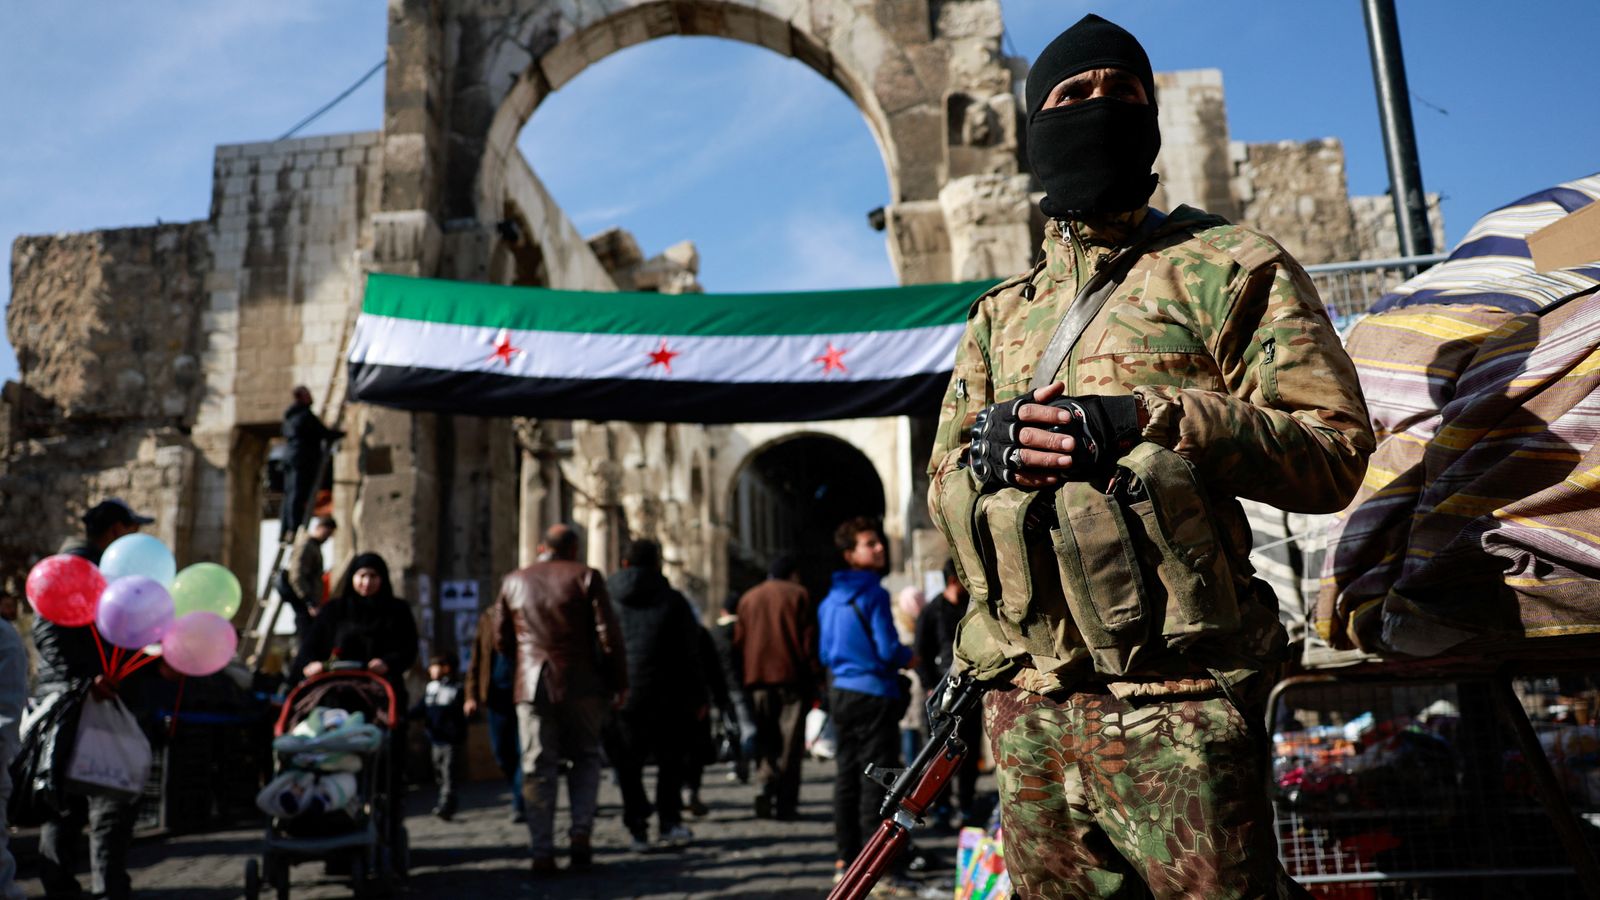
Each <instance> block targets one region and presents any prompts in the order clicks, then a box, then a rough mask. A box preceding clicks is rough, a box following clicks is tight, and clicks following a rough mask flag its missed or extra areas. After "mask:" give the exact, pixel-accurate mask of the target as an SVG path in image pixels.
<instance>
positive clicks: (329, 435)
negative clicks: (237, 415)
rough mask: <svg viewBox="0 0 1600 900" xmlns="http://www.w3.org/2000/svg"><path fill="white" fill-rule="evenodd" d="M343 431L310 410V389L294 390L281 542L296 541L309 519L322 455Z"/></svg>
mask: <svg viewBox="0 0 1600 900" xmlns="http://www.w3.org/2000/svg"><path fill="white" fill-rule="evenodd" d="M341 437H344V432H343V431H339V430H336V429H332V428H329V427H328V426H326V425H324V424H322V420H321V419H319V418H317V414H316V413H314V412H312V411H311V390H310V389H309V388H307V387H306V386H305V385H303V384H302V385H298V386H297V387H295V389H294V403H293V405H291V406H290V407H289V408H288V410H286V411H285V412H284V414H283V439H284V440H285V441H286V442H287V443H288V445H289V448H288V449H289V454H288V455H289V460H288V469H287V470H286V471H285V472H284V478H283V528H282V530H281V531H280V532H279V538H278V539H279V541H281V542H282V543H286V544H292V543H293V542H294V533H295V530H296V529H298V528H299V527H300V526H301V524H303V523H304V522H305V520H306V516H307V514H308V512H309V507H310V506H311V500H312V498H313V497H315V496H316V494H317V487H318V482H319V481H320V480H321V478H320V476H321V470H322V457H323V454H324V451H325V449H326V447H327V445H328V443H329V442H331V441H335V440H338V439H339V438H341Z"/></svg>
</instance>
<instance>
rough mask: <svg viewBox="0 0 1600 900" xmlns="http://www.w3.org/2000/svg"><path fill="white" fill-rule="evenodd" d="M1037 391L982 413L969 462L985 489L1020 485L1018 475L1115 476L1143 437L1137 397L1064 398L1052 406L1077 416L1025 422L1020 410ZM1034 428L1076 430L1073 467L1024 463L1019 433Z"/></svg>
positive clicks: (975, 423)
mask: <svg viewBox="0 0 1600 900" xmlns="http://www.w3.org/2000/svg"><path fill="white" fill-rule="evenodd" d="M1032 402H1034V401H1033V396H1032V395H1031V394H1024V395H1022V396H1021V397H1017V398H1016V399H1014V400H1007V401H1005V402H1004V403H994V404H991V405H989V406H986V407H984V408H983V409H982V410H980V411H979V412H978V416H977V419H976V420H974V421H973V423H972V443H971V445H970V446H969V447H968V448H967V465H968V466H970V467H971V468H972V473H973V474H974V475H976V476H977V477H978V481H979V482H980V483H981V484H982V485H983V489H984V490H985V491H995V490H999V489H1000V488H1002V487H1020V485H1018V484H1017V476H1018V475H1032V476H1043V475H1054V476H1056V477H1058V478H1061V479H1064V480H1068V481H1090V480H1094V479H1097V478H1101V477H1109V476H1110V474H1111V470H1112V469H1113V468H1114V467H1115V464H1116V461H1117V460H1118V459H1120V458H1121V457H1122V455H1123V454H1124V453H1126V452H1128V450H1129V449H1130V448H1132V447H1133V445H1134V444H1136V443H1138V440H1139V406H1138V401H1137V400H1135V399H1134V398H1133V397H1132V396H1122V397H1098V396H1083V397H1063V398H1061V399H1059V400H1053V401H1051V402H1050V403H1049V404H1048V405H1049V406H1054V407H1056V408H1057V409H1064V410H1067V411H1068V412H1070V413H1071V414H1072V421H1070V422H1065V423H1061V424H1058V425H1045V424H1042V423H1038V424H1035V423H1024V422H1022V421H1021V420H1020V419H1019V418H1018V412H1019V411H1020V410H1021V408H1022V407H1023V405H1024V404H1027V403H1032ZM1027 427H1033V428H1040V429H1043V430H1046V431H1052V432H1054V433H1056V434H1066V435H1071V436H1072V438H1073V440H1074V442H1075V448H1074V449H1073V450H1072V451H1071V453H1070V454H1068V455H1070V456H1071V457H1072V465H1071V467H1069V468H1067V469H1035V468H1025V467H1024V466H1023V465H1022V451H1023V449H1024V448H1023V445H1022V442H1021V440H1020V439H1019V437H1018V435H1020V434H1021V433H1022V429H1023V428H1027Z"/></svg>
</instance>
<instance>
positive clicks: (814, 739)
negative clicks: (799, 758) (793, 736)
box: [806, 709, 837, 759]
mask: <svg viewBox="0 0 1600 900" xmlns="http://www.w3.org/2000/svg"><path fill="white" fill-rule="evenodd" d="M836 746H837V745H836V744H835V741H834V735H833V719H832V718H831V717H830V716H829V715H828V714H827V713H825V712H823V711H822V710H820V709H813V710H811V711H810V712H808V713H806V749H807V750H808V751H810V752H811V755H812V756H813V757H815V758H817V759H833V757H834V755H835V753H836Z"/></svg>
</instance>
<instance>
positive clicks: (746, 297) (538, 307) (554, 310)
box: [361, 273, 998, 336]
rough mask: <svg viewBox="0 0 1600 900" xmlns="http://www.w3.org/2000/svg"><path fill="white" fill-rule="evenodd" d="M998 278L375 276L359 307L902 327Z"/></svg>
mask: <svg viewBox="0 0 1600 900" xmlns="http://www.w3.org/2000/svg"><path fill="white" fill-rule="evenodd" d="M997 283H998V282H996V281H970V282H965V283H962V284H926V285H910V286H907V287H891V288H866V289H861V290H850V291H807V292H796V293H785V294H678V295H667V294H631V293H602V292H594V291H558V290H551V289H549V288H532V287H502V286H500V285H492V284H477V283H474V282H465V281H437V280H433V279H427V278H407V277H404V276H400V275H385V274H379V273H374V274H371V275H368V276H367V293H366V296H365V298H363V300H362V304H361V311H362V312H364V313H368V314H370V315H379V316H390V317H393V318H397V319H414V320H418V321H424V322H438V323H443V324H449V325H469V326H478V327H487V328H507V329H511V330H513V331H560V332H578V333H588V334H649V335H706V336H715V335H752V334H837V333H842V332H863V331H898V330H900V329H904V328H926V327H931V326H937V325H950V324H954V323H960V322H963V321H965V320H966V317H967V308H968V307H969V306H970V305H971V304H972V301H973V300H975V299H977V297H978V296H979V295H980V294H982V293H983V292H984V291H986V290H988V289H989V288H991V287H993V286H994V285H995V284H997Z"/></svg>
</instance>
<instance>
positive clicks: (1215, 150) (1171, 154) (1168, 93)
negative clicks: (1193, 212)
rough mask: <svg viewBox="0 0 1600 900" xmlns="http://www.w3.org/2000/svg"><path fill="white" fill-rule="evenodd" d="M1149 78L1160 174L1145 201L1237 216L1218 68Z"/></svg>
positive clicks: (1237, 206) (1237, 204) (1167, 207)
mask: <svg viewBox="0 0 1600 900" xmlns="http://www.w3.org/2000/svg"><path fill="white" fill-rule="evenodd" d="M1155 78H1156V103H1157V106H1158V110H1159V111H1158V116H1159V120H1160V123H1161V153H1160V154H1159V155H1158V156H1157V157H1156V164H1155V170H1156V171H1157V172H1159V173H1160V174H1161V184H1160V185H1159V186H1158V187H1157V188H1156V193H1155V195H1154V196H1153V197H1151V198H1150V202H1151V203H1152V204H1153V205H1155V206H1156V207H1157V208H1160V209H1172V208H1173V207H1175V206H1177V205H1178V204H1180V203H1187V204H1189V205H1190V206H1197V207H1199V208H1200V209H1203V210H1206V211H1207V212H1213V213H1216V214H1217V215H1219V216H1223V217H1225V218H1227V219H1230V220H1236V219H1238V217H1239V202H1238V198H1237V197H1236V196H1235V195H1234V189H1233V185H1232V184H1230V179H1231V178H1232V175H1233V171H1232V166H1231V161H1230V159H1229V155H1228V107H1227V103H1226V102H1225V100H1224V97H1223V92H1222V72H1221V71H1220V70H1217V69H1192V70H1187V71H1181V72H1157V73H1156V76H1155Z"/></svg>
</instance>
